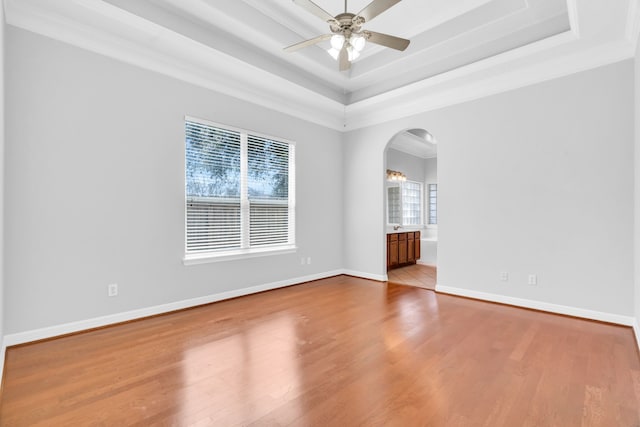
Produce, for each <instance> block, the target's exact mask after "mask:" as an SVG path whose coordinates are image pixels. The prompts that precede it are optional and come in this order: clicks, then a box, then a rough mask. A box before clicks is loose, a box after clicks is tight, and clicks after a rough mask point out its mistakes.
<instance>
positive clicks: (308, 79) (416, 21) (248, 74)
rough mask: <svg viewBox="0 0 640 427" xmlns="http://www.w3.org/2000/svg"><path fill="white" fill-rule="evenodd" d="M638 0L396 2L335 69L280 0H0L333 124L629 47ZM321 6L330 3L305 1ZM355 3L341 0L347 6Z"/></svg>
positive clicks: (14, 10)
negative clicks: (348, 62)
mask: <svg viewBox="0 0 640 427" xmlns="http://www.w3.org/2000/svg"><path fill="white" fill-rule="evenodd" d="M639 1H640V0H616V1H593V0H533V1H532V0H456V1H451V0H403V1H401V2H400V3H398V4H396V5H395V6H393V7H391V8H390V9H388V10H387V11H386V12H384V13H383V14H381V15H379V16H378V17H376V18H375V19H374V20H372V21H371V22H369V23H367V24H366V25H365V28H366V29H369V30H372V31H377V32H381V33H388V34H392V35H396V36H399V37H404V38H408V39H410V40H411V44H410V46H409V47H408V48H407V50H406V51H404V52H398V51H395V50H392V49H387V48H383V47H380V46H376V45H374V44H371V43H369V44H367V46H366V47H365V49H364V51H363V53H362V55H361V57H360V58H358V59H357V60H356V61H355V62H354V64H353V66H352V68H351V70H350V71H348V72H340V71H338V65H337V63H336V61H335V60H333V59H332V58H331V57H330V56H329V54H328V53H327V51H326V50H327V49H328V47H329V44H328V42H323V43H321V44H319V45H316V46H311V47H309V48H306V49H303V50H300V51H298V52H295V53H286V52H284V51H283V48H284V47H286V46H289V45H291V44H294V43H297V42H299V41H302V40H305V39H310V38H313V37H315V36H317V35H320V34H326V33H328V32H329V31H328V30H329V29H328V25H327V24H325V23H324V22H322V20H321V19H319V18H317V17H316V16H314V15H311V14H310V13H308V12H307V11H306V10H304V9H303V8H301V7H299V6H297V5H296V4H294V3H293V2H292V1H291V0H135V1H131V0H4V3H5V16H6V19H7V23H9V24H10V25H14V26H17V27H21V28H23V29H26V30H29V31H33V32H36V33H39V34H42V35H45V36H48V37H52V38H55V39H58V40H61V41H64V42H66V43H70V44H73V45H76V46H79V47H81V48H84V49H88V50H91V51H94V52H97V53H100V54H103V55H107V56H110V57H113V58H116V59H118V60H121V61H125V62H128V63H131V64H134V65H136V66H140V67H143V68H146V69H150V70H153V71H156V72H160V73H163V74H166V75H169V76H171V77H174V78H178V79H181V80H184V81H187V82H190V83H193V84H196V85H199V86H201V87H204V88H208V89H212V90H215V91H218V92H221V93H224V94H227V95H230V96H234V97H237V98H240V99H245V100H248V101H250V102H252V103H255V104H258V105H262V106H264V107H267V108H271V109H275V110H278V111H281V112H283V113H286V114H290V115H292V116H295V117H298V118H302V119H304V120H308V121H311V122H314V123H318V124H321V125H323V126H327V127H331V128H334V129H337V130H341V131H345V130H350V129H356V128H358V127H363V126H367V125H370V124H374V123H380V122H384V121H388V120H393V119H397V118H401V117H406V116H408V115H411V114H416V113H418V112H422V111H428V110H430V109H435V108H441V107H443V106H447V105H452V104H455V103H459V102H465V101H468V100H472V99H476V98H480V97H483V96H487V95H490V94H493V93H499V92H502V91H506V90H511V89H514V88H517V87H522V86H526V85H529V84H534V83H537V82H540V81H544V80H548V79H553V78H557V77H560V76H563V75H567V74H571V73H575V72H579V71H582V70H586V69H589V68H593V67H597V66H601V65H606V64H609V63H612V62H616V61H620V60H624V59H628V58H632V57H633V55H634V52H635V45H636V42H637V39H638V34H639V33H640V6H639ZM315 2H316V3H317V4H318V5H319V6H321V7H322V8H323V9H325V10H326V11H328V12H330V13H331V14H338V13H341V12H343V9H344V3H343V1H342V0H315ZM368 3H369V0H351V1H349V7H348V9H349V10H350V11H351V12H353V13H357V12H358V11H360V10H361V9H362V8H364V7H365V6H366V5H367V4H368Z"/></svg>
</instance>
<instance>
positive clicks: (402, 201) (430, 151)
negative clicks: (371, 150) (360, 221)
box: [384, 128, 438, 289]
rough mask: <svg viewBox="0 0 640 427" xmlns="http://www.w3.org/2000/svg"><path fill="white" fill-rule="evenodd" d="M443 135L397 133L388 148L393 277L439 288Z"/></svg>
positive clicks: (388, 223) (389, 270) (387, 238)
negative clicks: (439, 141) (440, 148)
mask: <svg viewBox="0 0 640 427" xmlns="http://www.w3.org/2000/svg"><path fill="white" fill-rule="evenodd" d="M437 153H438V150H437V140H436V139H435V138H434V136H433V135H432V134H431V133H429V132H428V131H427V130H425V129H420V128H414V129H406V130H403V131H400V132H398V133H396V134H395V135H394V136H393V137H392V138H391V139H390V140H389V142H388V143H387V145H386V147H385V152H384V165H385V185H384V209H385V212H384V218H385V228H384V230H385V236H384V238H385V242H386V271H387V277H388V280H389V282H394V283H400V284H404V285H410V286H418V287H422V288H426V289H435V285H436V274H437V250H438V215H437V205H438V163H437V161H438V154H437Z"/></svg>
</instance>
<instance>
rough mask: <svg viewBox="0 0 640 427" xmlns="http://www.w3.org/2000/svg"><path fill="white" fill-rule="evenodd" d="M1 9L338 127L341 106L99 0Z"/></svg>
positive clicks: (18, 2)
mask: <svg viewBox="0 0 640 427" xmlns="http://www.w3.org/2000/svg"><path fill="white" fill-rule="evenodd" d="M80 3H81V4H80ZM5 10H6V19H7V23H8V24H10V25H13V26H16V27H20V28H22V29H25V30H28V31H32V32H34V33H38V34H41V35H44V36H47V37H50V38H53V39H56V40H59V41H62V42H65V43H68V44H71V45H74V46H77V47H80V48H82V49H86V50H89V51H92V52H96V53H99V54H102V55H105V56H108V57H111V58H114V59H117V60H120V61H123V62H126V63H129V64H132V65H135V66H138V67H141V68H144V69H147V70H151V71H154V72H158V73H160V74H164V75H167V76H170V77H173V78H176V79H179V80H182V81H186V82H188V83H192V84H195V85H198V86H201V87H204V88H207V89H211V90H214V91H216V92H219V93H222V94H225V95H229V96H233V97H235V98H239V99H242V100H246V101H249V102H251V103H254V104H257V105H260V106H262V107H266V108H269V109H273V110H277V111H280V112H282V113H285V114H288V115H291V116H294V117H297V118H300V119H303V120H307V121H310V122H314V123H317V124H319V125H322V126H325V127H328V128H332V129H336V130H342V129H343V122H344V104H342V103H340V102H338V101H334V100H331V99H329V98H327V97H325V96H322V95H319V94H317V93H315V92H313V91H311V90H309V89H306V88H303V87H301V86H299V85H296V84H295V83H292V82H290V81H288V80H287V79H284V78H282V77H280V76H277V75H275V74H271V73H267V72H265V71H263V70H261V69H259V68H257V67H254V66H251V65H249V64H247V63H245V62H242V61H240V60H238V59H236V58H234V57H232V56H230V55H227V54H224V53H222V52H219V51H217V50H215V49H213V48H211V47H209V46H206V45H204V44H202V43H198V42H196V41H194V40H192V39H189V38H187V37H184V36H181V35H180V34H178V33H175V32H173V31H170V30H168V29H166V28H164V27H162V26H159V25H157V24H154V23H152V22H150V21H147V20H145V19H143V18H140V17H139V16H137V15H134V14H131V13H128V12H126V11H124V10H122V9H119V8H117V7H115V6H112V5H110V4H108V3H105V2H102V1H100V0H82V2H79V1H72V2H70V1H69V0H5ZM88 23H91V24H88Z"/></svg>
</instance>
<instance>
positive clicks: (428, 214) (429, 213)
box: [426, 182, 438, 228]
mask: <svg viewBox="0 0 640 427" xmlns="http://www.w3.org/2000/svg"><path fill="white" fill-rule="evenodd" d="M432 185H435V186H436V203H435V205H436V222H435V224H431V186H432ZM426 194H427V197H426V208H427V211H426V213H427V224H426V226H427V228H438V183H437V182H430V183H429V184H427V185H426Z"/></svg>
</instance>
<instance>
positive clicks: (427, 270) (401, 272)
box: [387, 264, 436, 290]
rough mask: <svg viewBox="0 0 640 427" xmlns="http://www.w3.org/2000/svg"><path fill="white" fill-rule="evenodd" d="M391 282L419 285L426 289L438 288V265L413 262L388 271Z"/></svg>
mask: <svg viewBox="0 0 640 427" xmlns="http://www.w3.org/2000/svg"><path fill="white" fill-rule="evenodd" d="M387 277H388V280H389V282H393V283H396V284H400V285H409V286H417V287H419V288H425V289H432V290H433V289H435V288H436V267H432V266H430V265H423V264H411V265H407V266H405V267H400V268H394V269H392V270H389V271H387Z"/></svg>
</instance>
